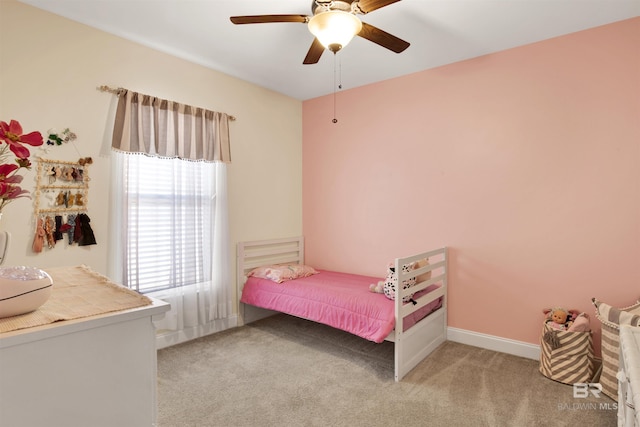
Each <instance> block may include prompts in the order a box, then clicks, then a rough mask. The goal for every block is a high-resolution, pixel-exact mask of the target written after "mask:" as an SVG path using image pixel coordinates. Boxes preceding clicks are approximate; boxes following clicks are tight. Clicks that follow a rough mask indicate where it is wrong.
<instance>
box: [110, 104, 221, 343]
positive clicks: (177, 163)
mask: <svg viewBox="0 0 640 427" xmlns="http://www.w3.org/2000/svg"><path fill="white" fill-rule="evenodd" d="M120 96H121V97H122V96H123V94H120ZM145 97H146V96H145ZM138 99H142V96H130V95H129V96H126V98H124V102H120V103H119V106H118V112H117V113H116V123H115V124H114V143H113V146H114V148H115V149H116V150H117V151H113V152H112V165H113V174H112V176H113V185H112V189H113V191H112V194H111V201H112V203H111V210H112V211H111V219H112V224H111V227H112V230H113V232H112V233H110V235H111V244H110V248H111V254H110V257H109V259H110V267H109V269H110V276H111V277H112V278H113V279H114V280H116V281H120V282H121V283H122V284H123V285H125V286H128V287H130V288H132V289H136V290H138V291H139V292H142V293H145V294H147V295H150V296H153V297H156V298H160V299H162V300H164V301H167V302H169V303H170V304H171V310H170V311H169V312H168V313H167V314H166V315H165V316H164V318H162V319H159V320H156V321H155V323H156V327H157V329H158V331H159V333H160V335H159V337H160V338H159V340H158V345H159V347H164V346H166V345H171V344H176V343H179V342H183V341H186V340H188V339H193V338H197V337H199V336H202V335H206V334H208V333H211V332H216V331H218V330H222V329H226V328H227V327H229V326H231V325H229V324H228V322H229V321H230V319H231V316H232V301H231V298H232V286H231V274H230V264H229V262H230V260H231V258H230V253H229V235H228V218H227V182H226V164H225V161H228V160H229V156H228V150H227V153H226V155H224V156H223V157H222V158H219V159H218V158H217V159H216V161H202V159H197V158H196V159H193V158H189V159H182V158H178V157H177V156H170V157H171V158H168V157H160V155H162V154H170V153H168V152H166V151H165V150H164V149H162V150H158V147H176V148H175V150H173V149H172V150H171V153H174V154H175V153H176V152H189V153H210V154H211V153H216V152H217V153H220V152H221V151H220V150H219V149H214V148H212V147H216V146H219V143H220V141H219V138H220V132H218V131H219V128H220V126H219V125H218V123H217V122H216V120H215V117H214V115H213V114H208V113H207V114H204V115H202V118H197V117H195V118H194V117H193V116H190V115H189V112H191V111H196V110H197V111H199V112H201V110H199V109H193V108H192V107H185V106H181V105H179V104H176V105H177V107H176V105H174V107H172V108H168V109H167V108H163V106H165V107H166V105H167V102H166V101H163V102H154V101H153V100H152V101H151V102H146V101H145V102H144V103H138V102H137V100H138ZM145 99H146V98H145ZM120 101H123V98H121V100H120ZM209 113H211V112H209ZM199 114H200V113H199ZM218 114H219V113H215V115H218ZM205 116H207V117H205ZM218 119H219V117H218ZM167 127H168V128H167ZM131 129H136V130H135V131H131ZM227 133H228V131H227ZM123 135H124V137H125V139H126V138H129V136H131V135H135V136H136V138H139V141H138V142H135V143H132V142H131V141H129V140H123ZM127 135H128V136H127ZM193 135H200V136H204V137H203V138H200V137H198V138H195V139H194V138H192V136H193ZM226 137H227V139H228V135H227V136H226ZM167 141H169V142H167ZM192 143H194V144H195V145H196V146H195V147H194V146H193V145H191V144H192ZM185 144H186V145H189V147H188V148H187V149H184V150H183V148H184V147H183V146H184V145H185ZM203 144H204V146H203ZM133 146H135V147H138V148H140V147H147V148H144V149H136V150H132V151H133V152H129V151H130V150H129V148H128V147H133ZM154 147H155V148H154ZM125 148H126V149H125ZM227 148H228V140H227ZM147 149H149V151H151V152H145V151H146V150H147ZM195 157H198V156H195ZM216 157H217V156H216Z"/></svg>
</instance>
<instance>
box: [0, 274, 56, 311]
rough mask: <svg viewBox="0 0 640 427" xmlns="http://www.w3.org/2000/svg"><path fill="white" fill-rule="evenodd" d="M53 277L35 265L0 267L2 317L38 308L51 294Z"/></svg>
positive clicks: (0, 306)
mask: <svg viewBox="0 0 640 427" xmlns="http://www.w3.org/2000/svg"><path fill="white" fill-rule="evenodd" d="M52 286H53V279H52V278H51V276H49V274H48V273H47V272H46V271H43V270H40V269H39V268H35V267H22V266H21V267H0V318H2V317H11V316H18V315H20V314H25V313H29V312H32V311H34V310H37V309H38V308H39V307H40V306H41V305H42V304H44V303H45V302H47V300H48V299H49V297H50V296H51V288H52Z"/></svg>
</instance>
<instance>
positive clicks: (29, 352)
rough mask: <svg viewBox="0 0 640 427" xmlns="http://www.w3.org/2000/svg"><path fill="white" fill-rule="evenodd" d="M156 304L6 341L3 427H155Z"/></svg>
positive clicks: (1, 365) (1, 351)
mask: <svg viewBox="0 0 640 427" xmlns="http://www.w3.org/2000/svg"><path fill="white" fill-rule="evenodd" d="M168 309H169V304H166V303H164V302H162V301H157V300H153V304H151V305H147V306H144V307H140V308H134V309H129V310H123V311H118V312H113V313H108V314H103V315H98V316H92V317H86V318H82V319H77V320H68V321H63V322H57V323H53V324H50V325H45V326H38V327H33V328H28V329H21V330H17V331H12V332H6V333H2V334H0V426H11V427H21V426H24V427H40V426H42V427H56V426H60V427H76V426H77V427H87V426H91V427H102V426H104V427H114V426H118V427H128V426H131V427H144V426H149V427H151V426H154V425H156V417H157V408H156V405H157V399H156V382H157V379H156V368H157V364H156V363H157V359H156V339H155V328H154V326H153V323H152V319H153V317H154V316H163V315H164V313H165V312H166V311H167V310H168Z"/></svg>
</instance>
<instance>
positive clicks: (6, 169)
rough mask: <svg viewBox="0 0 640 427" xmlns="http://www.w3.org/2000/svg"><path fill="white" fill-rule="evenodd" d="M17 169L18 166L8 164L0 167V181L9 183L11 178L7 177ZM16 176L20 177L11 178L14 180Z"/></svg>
mask: <svg viewBox="0 0 640 427" xmlns="http://www.w3.org/2000/svg"><path fill="white" fill-rule="evenodd" d="M18 169H20V166H18V165H14V164H10V163H5V164H2V165H0V181H2V182H9V181H8V180H9V179H10V178H11V177H10V176H9V175H11V174H12V173H14V172H15V171H17V170H18ZM16 176H20V175H14V176H13V178H15V177H16Z"/></svg>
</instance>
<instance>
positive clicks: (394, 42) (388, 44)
mask: <svg viewBox="0 0 640 427" xmlns="http://www.w3.org/2000/svg"><path fill="white" fill-rule="evenodd" d="M358 35H359V36H360V37H363V38H365V39H367V40H369V41H372V42H374V43H376V44H379V45H380V46H382V47H385V48H387V49H389V50H392V51H394V52H395V53H400V52H402V51H404V50H405V49H406V48H408V47H409V45H410V43H409V42H406V41H404V40H402V39H399V38H398V37H396V36H394V35H392V34H389V33H387V32H386V31H382V30H381V29H380V28H377V27H374V26H373V25H371V24H367V23H366V22H363V23H362V30H360V32H359V33H358Z"/></svg>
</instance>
